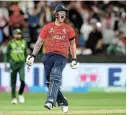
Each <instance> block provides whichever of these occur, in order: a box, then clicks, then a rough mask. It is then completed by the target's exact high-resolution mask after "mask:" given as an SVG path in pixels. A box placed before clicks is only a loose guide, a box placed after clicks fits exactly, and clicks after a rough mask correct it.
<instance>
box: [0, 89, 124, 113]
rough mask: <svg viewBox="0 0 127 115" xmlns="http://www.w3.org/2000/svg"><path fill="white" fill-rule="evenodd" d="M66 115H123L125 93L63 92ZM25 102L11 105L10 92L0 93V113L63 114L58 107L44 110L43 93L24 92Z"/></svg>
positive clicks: (44, 95) (44, 96)
mask: <svg viewBox="0 0 127 115" xmlns="http://www.w3.org/2000/svg"><path fill="white" fill-rule="evenodd" d="M65 96H66V97H67V98H68V101H69V112H68V113H67V114H68V115H125V108H126V105H125V103H126V97H125V93H102V92H99V93H97V92H96V93H95V92H90V93H65ZM25 98H26V103H25V104H17V105H12V104H11V103H10V102H11V97H10V93H0V115H63V113H62V111H61V109H60V108H58V107H56V108H53V110H51V111H48V110H46V109H45V108H44V107H43V105H44V102H45V98H46V94H45V93H25Z"/></svg>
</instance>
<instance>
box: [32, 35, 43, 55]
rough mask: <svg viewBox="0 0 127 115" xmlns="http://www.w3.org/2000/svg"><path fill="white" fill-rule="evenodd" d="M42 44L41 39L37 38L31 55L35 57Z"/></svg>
mask: <svg viewBox="0 0 127 115" xmlns="http://www.w3.org/2000/svg"><path fill="white" fill-rule="evenodd" d="M43 43H44V40H43V39H42V38H40V37H39V38H38V40H37V42H36V43H35V46H34V49H33V53H32V54H33V55H37V53H38V52H39V50H40V48H41V46H42V44H43Z"/></svg>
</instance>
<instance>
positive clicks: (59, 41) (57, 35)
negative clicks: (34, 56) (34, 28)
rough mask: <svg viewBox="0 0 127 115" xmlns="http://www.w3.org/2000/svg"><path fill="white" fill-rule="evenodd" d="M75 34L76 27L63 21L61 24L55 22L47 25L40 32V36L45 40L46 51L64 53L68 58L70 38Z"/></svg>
mask: <svg viewBox="0 0 127 115" xmlns="http://www.w3.org/2000/svg"><path fill="white" fill-rule="evenodd" d="M74 36H75V32H74V29H73V28H72V27H71V26H69V25H67V24H65V23H63V24H62V25H61V26H57V25H55V23H49V24H47V25H45V26H44V27H43V28H42V29H41V32H40V35H39V37H40V38H42V39H44V40H45V50H46V53H49V52H53V53H57V54H62V55H64V56H65V57H67V58H68V50H69V47H70V41H69V39H71V38H73V37H74Z"/></svg>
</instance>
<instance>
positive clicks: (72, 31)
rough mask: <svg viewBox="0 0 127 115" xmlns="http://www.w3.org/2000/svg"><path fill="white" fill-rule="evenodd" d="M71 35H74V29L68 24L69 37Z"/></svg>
mask: <svg viewBox="0 0 127 115" xmlns="http://www.w3.org/2000/svg"><path fill="white" fill-rule="evenodd" d="M73 37H75V31H74V29H73V28H72V27H71V26H69V39H71V38H73Z"/></svg>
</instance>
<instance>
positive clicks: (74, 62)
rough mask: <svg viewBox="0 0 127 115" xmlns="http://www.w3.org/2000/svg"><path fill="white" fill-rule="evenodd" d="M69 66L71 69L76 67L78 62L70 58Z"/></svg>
mask: <svg viewBox="0 0 127 115" xmlns="http://www.w3.org/2000/svg"><path fill="white" fill-rule="evenodd" d="M70 67H71V68H72V69H77V68H78V67H79V62H77V60H76V59H72V61H71V64H70Z"/></svg>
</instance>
